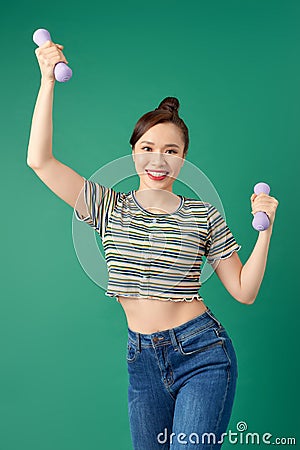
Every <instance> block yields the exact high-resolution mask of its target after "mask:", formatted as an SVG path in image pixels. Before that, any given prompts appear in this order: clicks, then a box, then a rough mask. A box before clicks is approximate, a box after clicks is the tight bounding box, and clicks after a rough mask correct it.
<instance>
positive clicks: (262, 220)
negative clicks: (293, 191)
mask: <svg viewBox="0 0 300 450" xmlns="http://www.w3.org/2000/svg"><path fill="white" fill-rule="evenodd" d="M262 192H263V193H264V194H267V195H269V193H270V186H269V185H268V184H267V183H263V182H262V183H257V184H256V185H255V186H254V193H255V194H256V195H258V194H261V193H262ZM252 226H253V228H254V229H255V230H257V231H264V230H266V229H267V228H269V226H270V220H269V217H268V216H267V214H266V213H265V212H263V211H258V212H257V213H255V214H254V219H253V220H252Z"/></svg>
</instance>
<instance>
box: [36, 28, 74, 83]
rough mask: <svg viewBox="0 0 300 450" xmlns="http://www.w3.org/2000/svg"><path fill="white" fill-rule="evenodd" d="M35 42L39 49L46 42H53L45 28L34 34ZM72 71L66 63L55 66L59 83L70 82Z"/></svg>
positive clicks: (55, 74) (55, 73)
mask: <svg viewBox="0 0 300 450" xmlns="http://www.w3.org/2000/svg"><path fill="white" fill-rule="evenodd" d="M32 39H33V42H35V44H36V45H38V46H39V47H40V46H41V45H43V44H44V43H45V42H46V41H52V39H51V36H50V33H49V31H47V30H45V29H44V28H39V29H38V30H36V31H35V32H34V33H33V36H32ZM72 73H73V72H72V69H71V68H70V67H69V66H68V65H67V64H66V63H64V62H62V61H60V62H58V63H56V64H55V67H54V76H55V79H56V80H57V81H60V82H62V83H63V82H65V81H68V80H69V79H70V78H71V76H72Z"/></svg>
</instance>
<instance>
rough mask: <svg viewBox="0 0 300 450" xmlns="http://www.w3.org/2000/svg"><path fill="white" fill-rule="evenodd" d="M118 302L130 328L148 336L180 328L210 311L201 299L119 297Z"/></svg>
mask: <svg viewBox="0 0 300 450" xmlns="http://www.w3.org/2000/svg"><path fill="white" fill-rule="evenodd" d="M175 300H179V299H175ZM118 301H119V303H120V304H121V305H122V307H123V309H124V312H125V315H126V318H127V323H128V327H129V328H130V329H131V330H133V331H135V332H139V333H147V334H149V333H155V332H157V331H162V330H167V329H170V328H174V327H176V326H179V325H181V324H182V323H184V322H186V321H188V320H190V319H192V318H193V317H196V316H197V315H199V314H202V313H203V312H205V311H206V310H207V309H208V308H207V306H206V305H205V304H204V302H203V299H201V297H199V298H194V299H192V301H184V300H183V301H161V300H157V299H153V298H151V297H149V298H139V297H123V296H118Z"/></svg>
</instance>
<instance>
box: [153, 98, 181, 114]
mask: <svg viewBox="0 0 300 450" xmlns="http://www.w3.org/2000/svg"><path fill="white" fill-rule="evenodd" d="M156 109H166V110H167V111H170V112H176V113H178V109H179V101H178V99H177V98H176V97H166V98H164V99H163V100H162V101H161V102H160V104H159V106H158V107H157V108H156Z"/></svg>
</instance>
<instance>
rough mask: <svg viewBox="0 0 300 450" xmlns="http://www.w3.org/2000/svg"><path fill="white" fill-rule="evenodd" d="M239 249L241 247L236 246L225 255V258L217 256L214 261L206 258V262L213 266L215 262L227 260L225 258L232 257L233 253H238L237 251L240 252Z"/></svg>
mask: <svg viewBox="0 0 300 450" xmlns="http://www.w3.org/2000/svg"><path fill="white" fill-rule="evenodd" d="M237 245H238V244H237ZM241 248H242V246H241V245H238V247H237V248H235V249H233V250H231V251H230V253H229V254H228V255H226V256H223V255H222V256H219V257H217V258H214V259H210V258H207V262H208V263H209V264H213V263H214V262H215V261H219V260H221V259H227V258H230V256H231V255H232V253H233V252H239V251H240V250H241Z"/></svg>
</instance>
